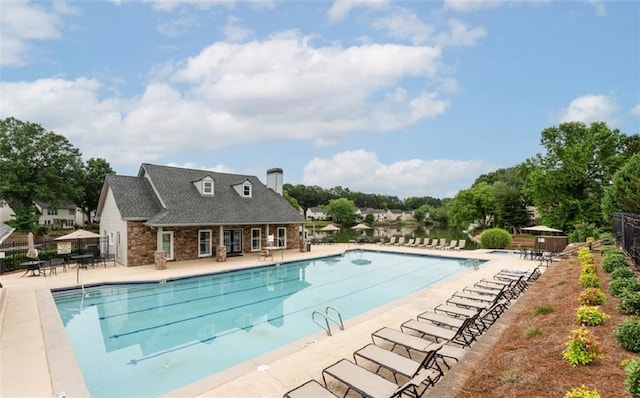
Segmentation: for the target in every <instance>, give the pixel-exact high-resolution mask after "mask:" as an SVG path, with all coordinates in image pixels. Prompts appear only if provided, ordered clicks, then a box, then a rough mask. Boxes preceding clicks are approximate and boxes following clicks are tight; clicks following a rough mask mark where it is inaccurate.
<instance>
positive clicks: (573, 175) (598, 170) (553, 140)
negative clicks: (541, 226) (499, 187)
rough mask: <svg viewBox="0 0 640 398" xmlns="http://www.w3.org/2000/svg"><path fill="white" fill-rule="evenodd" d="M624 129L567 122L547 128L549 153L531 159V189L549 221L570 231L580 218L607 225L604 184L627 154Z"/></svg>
mask: <svg viewBox="0 0 640 398" xmlns="http://www.w3.org/2000/svg"><path fill="white" fill-rule="evenodd" d="M622 139H623V135H622V134H621V133H620V132H619V131H618V130H611V129H609V128H608V127H607V125H606V124H605V123H601V122H598V123H593V124H591V125H590V126H586V125H585V124H584V123H580V122H571V123H562V124H560V125H559V126H558V127H550V128H547V129H545V130H544V131H543V132H542V138H541V140H540V141H541V144H542V146H544V147H545V148H546V150H547V152H546V154H544V155H542V154H537V155H536V156H535V157H534V158H532V159H529V160H528V162H527V163H528V168H529V176H528V180H527V183H526V185H525V192H526V193H527V195H528V196H529V197H530V198H531V199H532V200H533V203H534V204H535V206H536V208H537V210H538V211H539V212H540V214H541V216H542V222H544V223H545V224H547V225H550V226H553V227H555V228H559V229H562V230H565V231H570V230H571V228H572V226H573V225H574V224H576V223H578V222H581V221H586V222H595V223H596V224H597V225H603V224H604V223H605V220H603V217H602V211H601V203H602V199H603V196H604V188H605V187H607V186H608V185H610V184H611V180H612V178H613V175H614V173H615V172H616V171H617V169H618V168H619V167H620V164H621V162H622V161H623V160H624V158H623V156H621V153H620V151H621V148H622V146H621V142H622Z"/></svg>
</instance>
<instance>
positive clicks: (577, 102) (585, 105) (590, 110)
mask: <svg viewBox="0 0 640 398" xmlns="http://www.w3.org/2000/svg"><path fill="white" fill-rule="evenodd" d="M615 114H616V104H615V102H614V101H613V100H612V99H611V98H609V97H608V96H606V95H584V96H582V97H578V98H576V99H574V100H573V101H571V103H570V104H569V106H568V107H567V108H565V109H563V110H562V111H561V113H560V117H559V120H560V122H561V123H563V122H583V123H585V124H590V123H593V122H606V123H607V124H608V125H609V126H615V125H616V124H617V121H616V119H615Z"/></svg>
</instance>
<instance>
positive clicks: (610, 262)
mask: <svg viewBox="0 0 640 398" xmlns="http://www.w3.org/2000/svg"><path fill="white" fill-rule="evenodd" d="M626 266H627V257H625V256H618V255H609V256H606V257H605V258H603V259H602V269H603V270H604V271H605V272H608V273H611V272H613V271H614V270H615V269H616V268H622V267H626Z"/></svg>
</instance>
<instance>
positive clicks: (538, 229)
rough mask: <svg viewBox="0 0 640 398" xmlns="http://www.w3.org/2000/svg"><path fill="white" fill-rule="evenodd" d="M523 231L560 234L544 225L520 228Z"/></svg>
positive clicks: (557, 230)
mask: <svg viewBox="0 0 640 398" xmlns="http://www.w3.org/2000/svg"><path fill="white" fill-rule="evenodd" d="M522 230H523V231H533V232H562V230H559V229H555V228H550V227H547V226H546V225H535V226H533V227H526V228H522Z"/></svg>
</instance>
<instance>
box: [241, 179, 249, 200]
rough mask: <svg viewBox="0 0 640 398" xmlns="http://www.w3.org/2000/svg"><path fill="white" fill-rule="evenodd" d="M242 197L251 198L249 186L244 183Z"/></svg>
mask: <svg viewBox="0 0 640 398" xmlns="http://www.w3.org/2000/svg"><path fill="white" fill-rule="evenodd" d="M242 196H245V197H251V184H250V183H248V182H245V183H244V185H243V186H242Z"/></svg>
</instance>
